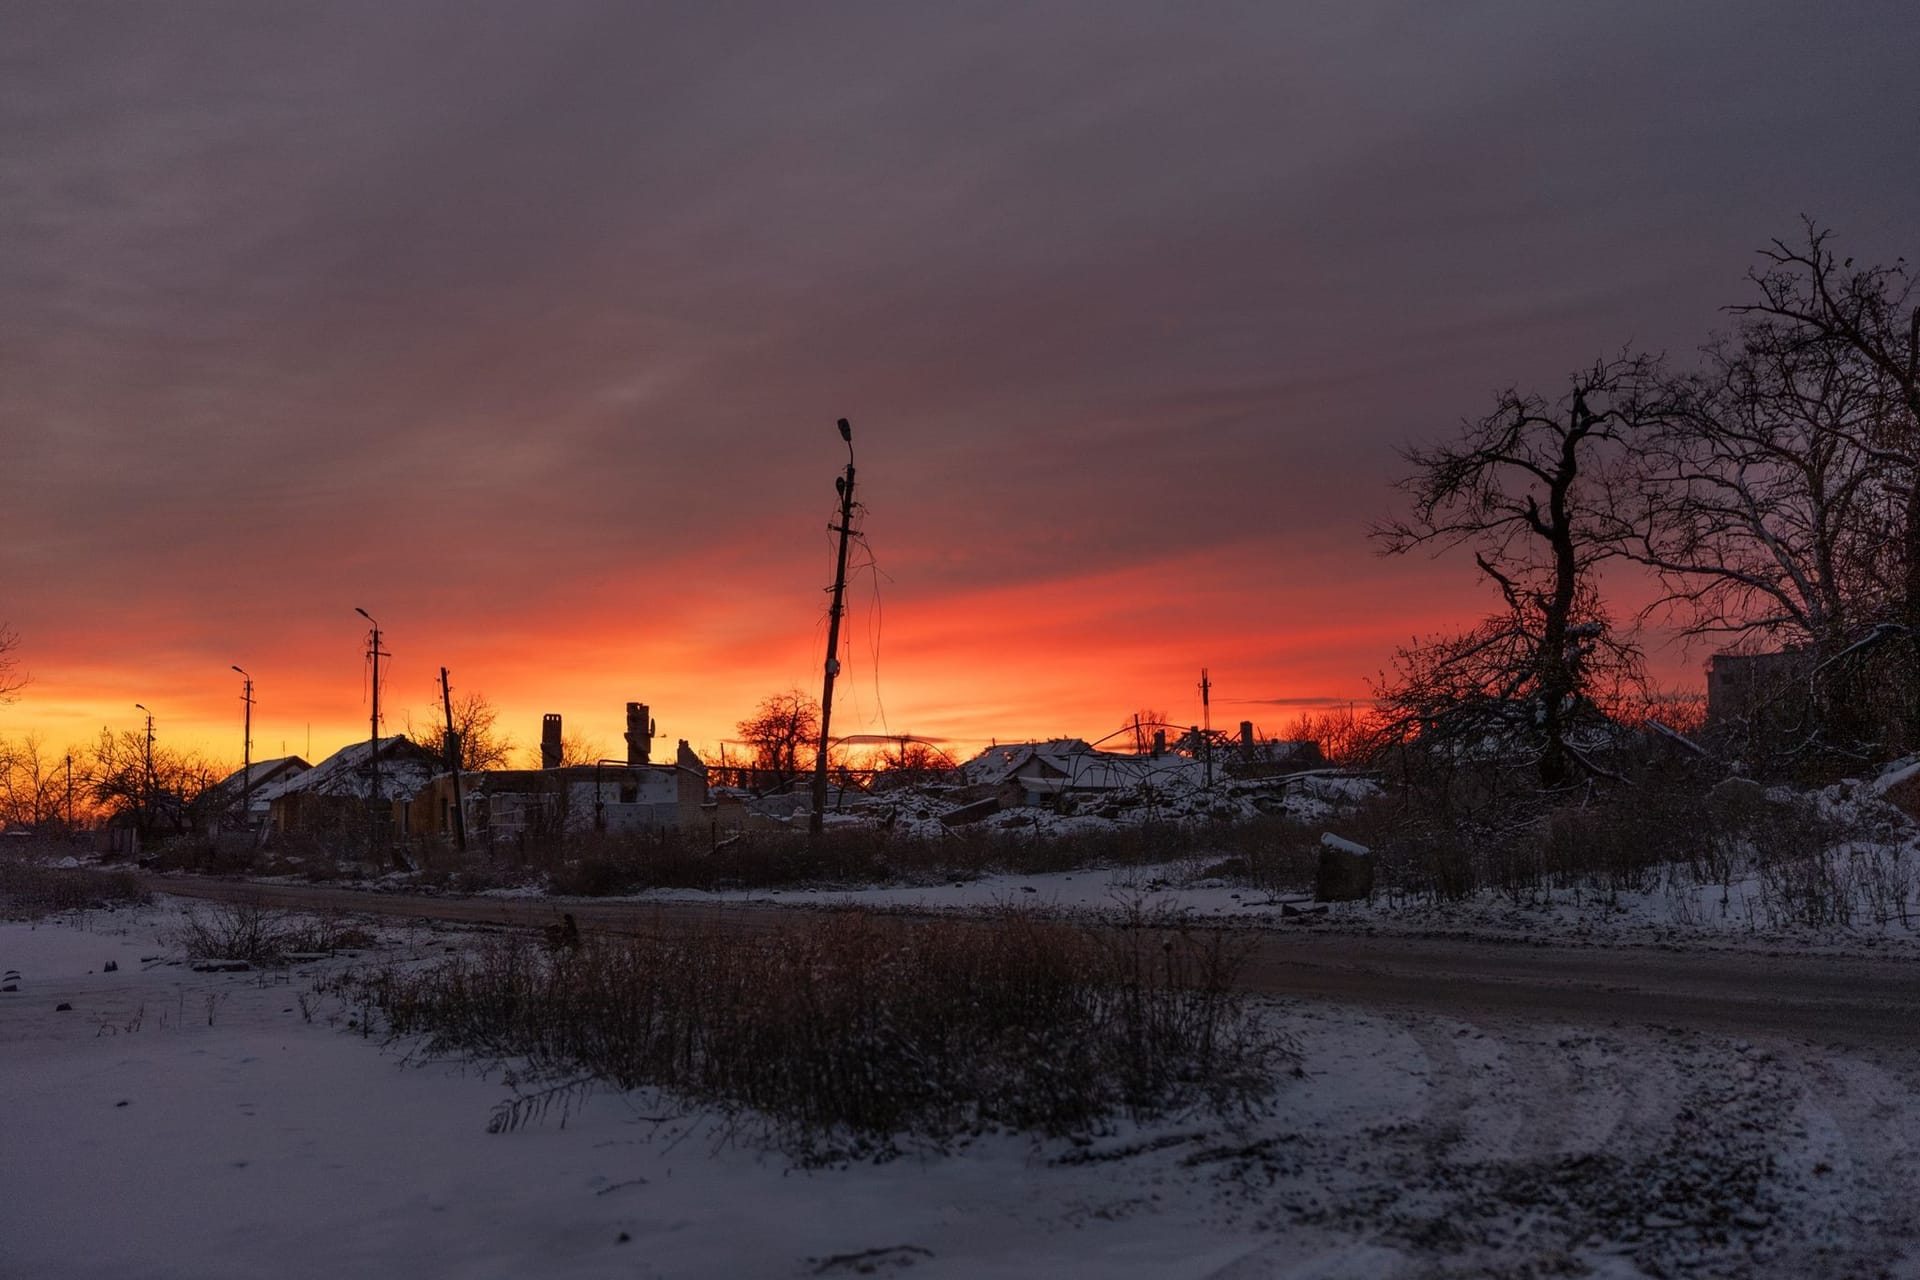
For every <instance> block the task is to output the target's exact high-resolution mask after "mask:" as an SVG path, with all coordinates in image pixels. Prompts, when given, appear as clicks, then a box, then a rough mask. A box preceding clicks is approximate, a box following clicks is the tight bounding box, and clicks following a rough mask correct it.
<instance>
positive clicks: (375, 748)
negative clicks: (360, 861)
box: [354, 607, 393, 861]
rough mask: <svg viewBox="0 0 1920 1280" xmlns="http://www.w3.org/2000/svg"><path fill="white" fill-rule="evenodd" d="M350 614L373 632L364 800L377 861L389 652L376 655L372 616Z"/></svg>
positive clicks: (376, 626) (376, 632)
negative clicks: (383, 664) (383, 679)
mask: <svg viewBox="0 0 1920 1280" xmlns="http://www.w3.org/2000/svg"><path fill="white" fill-rule="evenodd" d="M354 612H355V613H357V614H359V615H360V616H361V617H363V618H365V619H366V620H367V621H368V622H373V631H372V633H371V634H370V635H368V637H367V657H368V658H370V659H371V660H372V661H373V685H372V689H373V710H372V713H371V714H369V715H368V717H367V765H368V767H369V768H370V769H371V770H372V777H373V784H372V788H371V790H370V791H369V793H368V797H367V859H368V860H369V861H378V860H379V856H380V826H381V823H380V659H381V658H390V657H392V656H393V655H392V654H390V653H382V652H380V624H379V623H378V622H374V621H373V615H372V614H370V613H368V612H367V611H366V610H365V609H361V608H357V607H356V608H355V609H354Z"/></svg>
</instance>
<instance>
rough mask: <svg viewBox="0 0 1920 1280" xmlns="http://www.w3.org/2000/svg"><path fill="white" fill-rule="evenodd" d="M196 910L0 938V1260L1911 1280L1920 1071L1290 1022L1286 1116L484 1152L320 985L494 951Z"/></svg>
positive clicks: (1640, 1031) (447, 1272)
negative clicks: (391, 964)
mask: <svg viewBox="0 0 1920 1280" xmlns="http://www.w3.org/2000/svg"><path fill="white" fill-rule="evenodd" d="M1063 892H1064V891H1063ZM179 920H180V913H179V909H178V908H177V907H176V906H174V905H172V904H170V903H168V902H167V901H166V900H162V902H161V904H160V905H159V906H156V907H154V908H147V909H139V910H126V911H120V912H114V913H105V912H96V913H92V914H90V915H87V916H85V917H72V916H69V917H64V918H61V919H59V920H53V921H42V922H41V923H39V924H38V925H33V924H7V925H0V970H11V971H17V972H18V974H19V979H18V982H17V983H16V984H12V985H17V987H18V990H17V991H13V992H5V993H0V1099H4V1105H5V1112H4V1114H5V1120H4V1124H3V1125H0V1135H3V1136H4V1141H0V1276H5V1277H9V1278H12V1277H21V1278H25V1277H53V1278H59V1277H103V1278H104V1277H116V1278H117V1277H128V1276H140V1277H155V1278H168V1277H180V1278H182V1280H185V1278H187V1277H194V1278H198V1277H256V1276H262V1275H281V1276H315V1277H319V1276H327V1277H334V1276H348V1275H356V1276H358V1275H366V1276H374V1275H409V1276H424V1277H438V1276H446V1277H495V1276H498V1277H524V1276H563V1277H571V1276H580V1277H588V1276H594V1277H597V1276H622V1277H635V1276H639V1277H648V1276H660V1277H666V1276H672V1277H680V1276H714V1277H720V1276H726V1277H736V1276H775V1277H784V1276H840V1275H864V1274H888V1275H893V1274H905V1275H915V1276H927V1277H976V1276H1087V1277H1127V1276H1141V1277H1147V1276H1152V1277H1196V1278H1198V1277H1222V1278H1225V1277H1241V1278H1253V1280H1258V1278H1262V1277H1321V1278H1336V1277H1395V1276H1408V1277H1413V1276H1462V1277H1465V1276H1481V1275H1489V1274H1499V1275H1507V1276H1534V1275H1543V1276H1544V1275H1597V1276H1603V1277H1611V1278H1615V1280H1627V1278H1631V1277H1641V1276H1646V1277H1661V1276H1676V1275H1701V1276H1783V1277H1784V1276H1794V1277H1800V1276H1810V1277H1813V1276H1817V1277H1827V1276H1834V1277H1846V1276H1882V1275H1885V1276H1894V1277H1915V1276H1920V1239H1917V1238H1916V1235H1915V1232H1916V1230H1920V1223H1916V1218H1915V1206H1916V1204H1917V1203H1920V1198H1917V1197H1916V1192H1920V1096H1916V1091H1917V1090H1920V1055H1913V1054H1910V1055H1905V1056H1901V1055H1898V1054H1887V1053H1884V1052H1882V1053H1879V1054H1877V1055H1869V1054H1866V1053H1855V1052H1848V1051H1843V1050H1840V1049H1836V1048H1831V1047H1821V1046H1814V1045H1808V1044H1799V1043H1785V1042H1781V1043H1764V1042H1762V1043H1746V1042H1737V1041H1728V1040H1723V1039H1718V1038H1714V1037H1711V1036H1706V1035H1700V1034H1693V1033H1683V1032H1677V1031H1670V1030H1660V1029H1653V1028H1634V1027H1626V1026H1609V1027H1604V1028H1592V1027H1588V1028H1576V1027H1563V1026H1550V1025H1540V1024H1521V1023H1502V1022H1498V1021H1491V1020H1460V1019H1455V1018H1444V1017H1433V1016H1416V1015H1404V1016H1401V1015H1385V1014H1374V1013H1360V1012H1356V1011H1352V1010H1349V1009H1345V1008H1342V1007H1340V1006H1336V1005H1326V1004H1306V1003H1285V1002H1276V1003H1274V1004H1273V1005H1272V1006H1271V1007H1270V1011H1269V1016H1271V1017H1272V1018H1274V1019H1276V1020H1278V1021H1279V1023H1280V1024H1281V1025H1282V1026H1284V1027H1285V1028H1286V1029H1287V1030H1288V1032H1289V1033H1290V1034H1291V1035H1292V1036H1293V1037H1294V1039H1295V1040H1296V1041H1297V1043H1298V1046H1299V1048H1300V1051H1301V1062H1302V1063H1303V1066H1304V1071H1305V1074H1304V1075H1303V1076H1301V1077H1300V1078H1297V1079H1296V1078H1289V1079H1286V1080H1284V1081H1283V1082H1282V1084H1281V1087H1280V1089H1279V1091H1278V1093H1277V1095H1276V1098H1275V1102H1274V1104H1273V1106H1272V1107H1271V1108H1270V1109H1269V1110H1268V1111H1267V1112H1266V1113H1265V1114H1262V1115H1258V1116H1254V1117H1250V1118H1248V1119H1246V1120H1245V1121H1242V1122H1222V1121H1219V1120H1217V1119H1213V1118H1211V1117H1187V1118H1185V1119H1176V1120H1173V1121H1169V1122H1165V1123H1161V1124H1157V1125H1155V1126H1152V1127H1150V1128H1145V1129H1141V1128H1135V1127H1131V1126H1124V1125H1123V1126H1119V1127H1117V1128H1116V1129H1115V1130H1114V1131H1112V1132H1108V1133H1102V1134H1097V1135H1088V1136H1087V1137H1086V1138H1085V1139H1083V1140H1081V1141H1070V1140H1037V1139H1030V1138H1027V1137H1022V1136H1017V1135H1005V1136H996V1137H990V1138H985V1139H980V1140H977V1141H975V1142H973V1143H971V1144H969V1145H966V1146H964V1147H962V1148H960V1149H958V1150H955V1151H949V1152H944V1153H943V1152H936V1151H916V1152H915V1153H913V1154H911V1155H909V1156H907V1157H905V1158H901V1159H895V1160H891V1161H889V1162H886V1163H880V1164H870V1163H867V1164H853V1165H849V1166H836V1167H826V1168H802V1167H796V1166H795V1165H794V1164H793V1163H792V1162H791V1161H790V1160H788V1159H787V1158H786V1157H784V1156H783V1155H781V1154H780V1153H779V1152H777V1151H772V1150H768V1149H766V1148H765V1147H764V1146H763V1145H761V1144H760V1143H759V1142H758V1141H756V1139H755V1137H754V1135H753V1133H752V1132H751V1131H746V1130H738V1129H729V1128H728V1127H726V1126H725V1125H724V1124H723V1123H722V1122H721V1121H720V1120H719V1119H718V1118H717V1117H714V1116H712V1115H704V1114H697V1113H696V1114H688V1113H685V1112H683V1111H680V1110H678V1109H676V1108H674V1107H673V1106H672V1105H671V1104H670V1103H668V1102H667V1101H665V1100H663V1099H659V1098H649V1097H634V1096H626V1097H620V1096H611V1095H600V1096H596V1097H594V1098H592V1099H591V1100H590V1101H589V1102H588V1103H587V1104H586V1105H585V1106H584V1107H583V1108H582V1109H580V1110H578V1111H576V1112H575V1113H574V1114H573V1115H571V1116H570V1117H569V1118H567V1120H566V1122H565V1124H564V1125H562V1124H561V1123H560V1122H559V1120H558V1118H557V1117H550V1118H549V1119H548V1120H547V1121H546V1122H545V1123H542V1124H537V1125H534V1126H531V1127H527V1128H523V1129H519V1130H516V1131H513V1132H507V1133H491V1132H489V1131H488V1120H489V1118H490V1116H491V1114H492V1112H493V1109H494V1107H495V1106H496V1105H497V1104H498V1103H500V1102H501V1101H502V1100H503V1099H505V1098H507V1097H508V1096H509V1093H508V1090H507V1088H506V1087H505V1086H504V1085H503V1084H502V1082H501V1081H500V1080H499V1079H498V1078H497V1077H494V1078H488V1077H486V1076H483V1075H481V1074H479V1073H476V1072H474V1071H472V1070H462V1069H461V1068H459V1067H456V1066H449V1065H447V1064H421V1063H417V1062H412V1063H410V1062H408V1061H406V1060H405V1055H404V1052H403V1048H404V1047H403V1046H388V1045H383V1044H381V1043H380V1041H379V1040H378V1039H377V1038H374V1039H369V1038H364V1037H362V1036H361V1035H359V1034H358V1033H357V1032H356V1031H354V1030H353V1029H352V1027H351V1025H350V1024H351V1020H352V1019H354V1018H355V1017H356V1016H357V1013H356V1011H355V1010H353V1009H351V1008H347V1007H343V1006H341V1005H339V1004H338V1003H336V1002H333V1001H331V1000H330V999H328V998H325V997H319V996H316V995H315V994H314V986H315V982H316V979H317V978H320V977H322V976H324V975H325V974H327V973H329V972H332V971H334V970H336V969H338V968H339V967H341V966H344V965H351V964H354V963H363V962H366V961H369V960H372V959H375V958H378V957H381V956H393V957H401V958H424V957H431V956H434V955H441V954H446V953H447V951H448V950H449V949H452V948H458V947H460V946H462V945H465V943H466V942H467V940H469V939H470V938H471V937H473V936H474V935H472V934H471V933H463V932H459V931H456V930H452V929H447V930H439V929H433V928H429V927H427V926H425V925H420V926H414V927H410V928H390V927H389V928H382V927H377V926H372V925H369V926H368V927H369V928H370V929H372V930H373V931H374V932H375V934H376V935H377V937H378V939H379V941H378V945H377V946H375V947H374V948H372V949H370V950H369V951H367V952H363V953H362V954H361V955H360V956H359V957H357V958H347V957H342V958H335V959H331V960H318V961H310V962H307V963H304V964H299V965H296V966H294V967H292V968H290V969H286V970H277V971H266V972H243V973H200V972H194V971H192V970H191V969H189V968H188V967H187V966H186V965H185V964H183V963H181V960H180V956H179V953H178V950H177V949H176V947H175V946H174V945H173V944H172V942H171V941H170V940H169V939H170V936H171V934H172V932H173V930H175V929H176V928H177V927H178V924H179ZM109 961H111V962H114V963H115V964H116V965H117V969H116V970H115V971H113V972H106V971H104V967H105V965H106V963H107V962H109ZM62 1004H68V1005H71V1006H72V1007H71V1008H70V1009H67V1010H61V1009H60V1008H59V1006H60V1005H62Z"/></svg>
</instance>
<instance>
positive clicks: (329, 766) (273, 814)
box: [254, 734, 440, 835]
mask: <svg viewBox="0 0 1920 1280" xmlns="http://www.w3.org/2000/svg"><path fill="white" fill-rule="evenodd" d="M376 762H377V765H378V768H377V771H376V768H375V765H376ZM439 765H440V758H439V757H438V756H437V755H435V754H434V753H433V752H431V751H428V750H427V749H426V748H424V747H421V746H419V745H417V744H415V743H414V742H412V741H410V740H409V739H407V738H405V737H403V736H401V735H398V734H396V735H394V736H393V737H391V738H381V739H379V740H378V742H377V743H374V742H356V743H354V744H353V745H352V746H350V747H342V748H341V749H340V750H338V751H336V752H334V753H333V754H332V755H330V756H328V757H327V758H326V759H325V760H322V761H321V762H320V763H319V764H317V765H314V766H313V767H312V768H311V769H307V770H305V771H302V772H296V773H292V774H291V775H290V776H285V777H282V778H281V780H280V781H278V782H275V783H273V784H271V785H269V786H266V787H262V788H261V789H260V790H259V792H257V793H256V794H255V797H254V803H255V805H256V806H257V805H259V804H263V803H264V804H265V805H266V806H267V821H268V824H269V825H270V826H271V827H272V829H273V830H274V831H275V832H276V833H278V834H282V835H289V834H310V835H319V834H333V833H336V832H342V831H351V830H353V829H354V828H355V827H356V826H360V827H364V826H365V825H366V823H367V821H368V819H367V809H368V804H369V803H370V801H371V800H372V798H373V794H374V792H373V787H374V779H375V776H376V772H377V775H378V778H379V786H380V793H379V796H380V799H381V800H383V801H386V802H389V803H391V802H394V801H407V800H410V799H411V798H412V797H413V794H414V793H415V792H417V791H418V790H419V789H420V788H421V787H422V786H424V785H426V782H427V779H429V778H431V777H432V776H433V773H434V771H435V770H436V769H437V768H439ZM384 811H385V806H382V812H384ZM401 812H402V814H403V815H404V809H403V810H402V811H401ZM403 829H404V828H403Z"/></svg>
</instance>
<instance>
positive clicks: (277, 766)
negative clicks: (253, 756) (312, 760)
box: [220, 756, 313, 788]
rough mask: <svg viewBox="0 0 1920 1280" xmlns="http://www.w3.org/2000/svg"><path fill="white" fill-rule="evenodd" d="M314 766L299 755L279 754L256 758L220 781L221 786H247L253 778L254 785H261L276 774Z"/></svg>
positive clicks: (299, 770) (300, 771) (297, 771)
mask: <svg viewBox="0 0 1920 1280" xmlns="http://www.w3.org/2000/svg"><path fill="white" fill-rule="evenodd" d="M312 767H313V766H312V765H310V764H308V763H307V762H306V761H305V760H302V759H301V758H300V757H299V756H277V757H275V758H274V759H272V760H255V761H254V762H253V763H252V764H251V765H248V766H243V767H242V768H239V769H235V770H234V771H233V772H232V773H230V774H228V775H227V776H226V777H225V778H224V779H223V780H222V781H221V783H220V785H221V787H223V788H225V787H245V786H246V785H247V784H248V780H249V779H251V781H252V785H254V786H255V787H258V786H261V785H262V784H263V783H265V782H267V781H268V780H269V779H271V778H273V777H274V775H276V774H279V773H283V772H285V771H287V770H288V769H291V770H292V771H293V772H295V773H304V772H306V771H307V770H308V769H311V768H312Z"/></svg>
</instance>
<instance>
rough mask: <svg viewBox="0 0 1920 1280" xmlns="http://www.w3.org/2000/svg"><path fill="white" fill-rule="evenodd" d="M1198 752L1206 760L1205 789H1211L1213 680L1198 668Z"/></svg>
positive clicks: (1202, 669)
mask: <svg viewBox="0 0 1920 1280" xmlns="http://www.w3.org/2000/svg"><path fill="white" fill-rule="evenodd" d="M1200 753H1201V754H1202V755H1203V756H1205V757H1206V761H1207V790H1209V791H1211V790H1213V681H1212V679H1211V678H1209V677H1208V675H1207V669H1206V668H1205V667H1202V668H1200Z"/></svg>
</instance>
